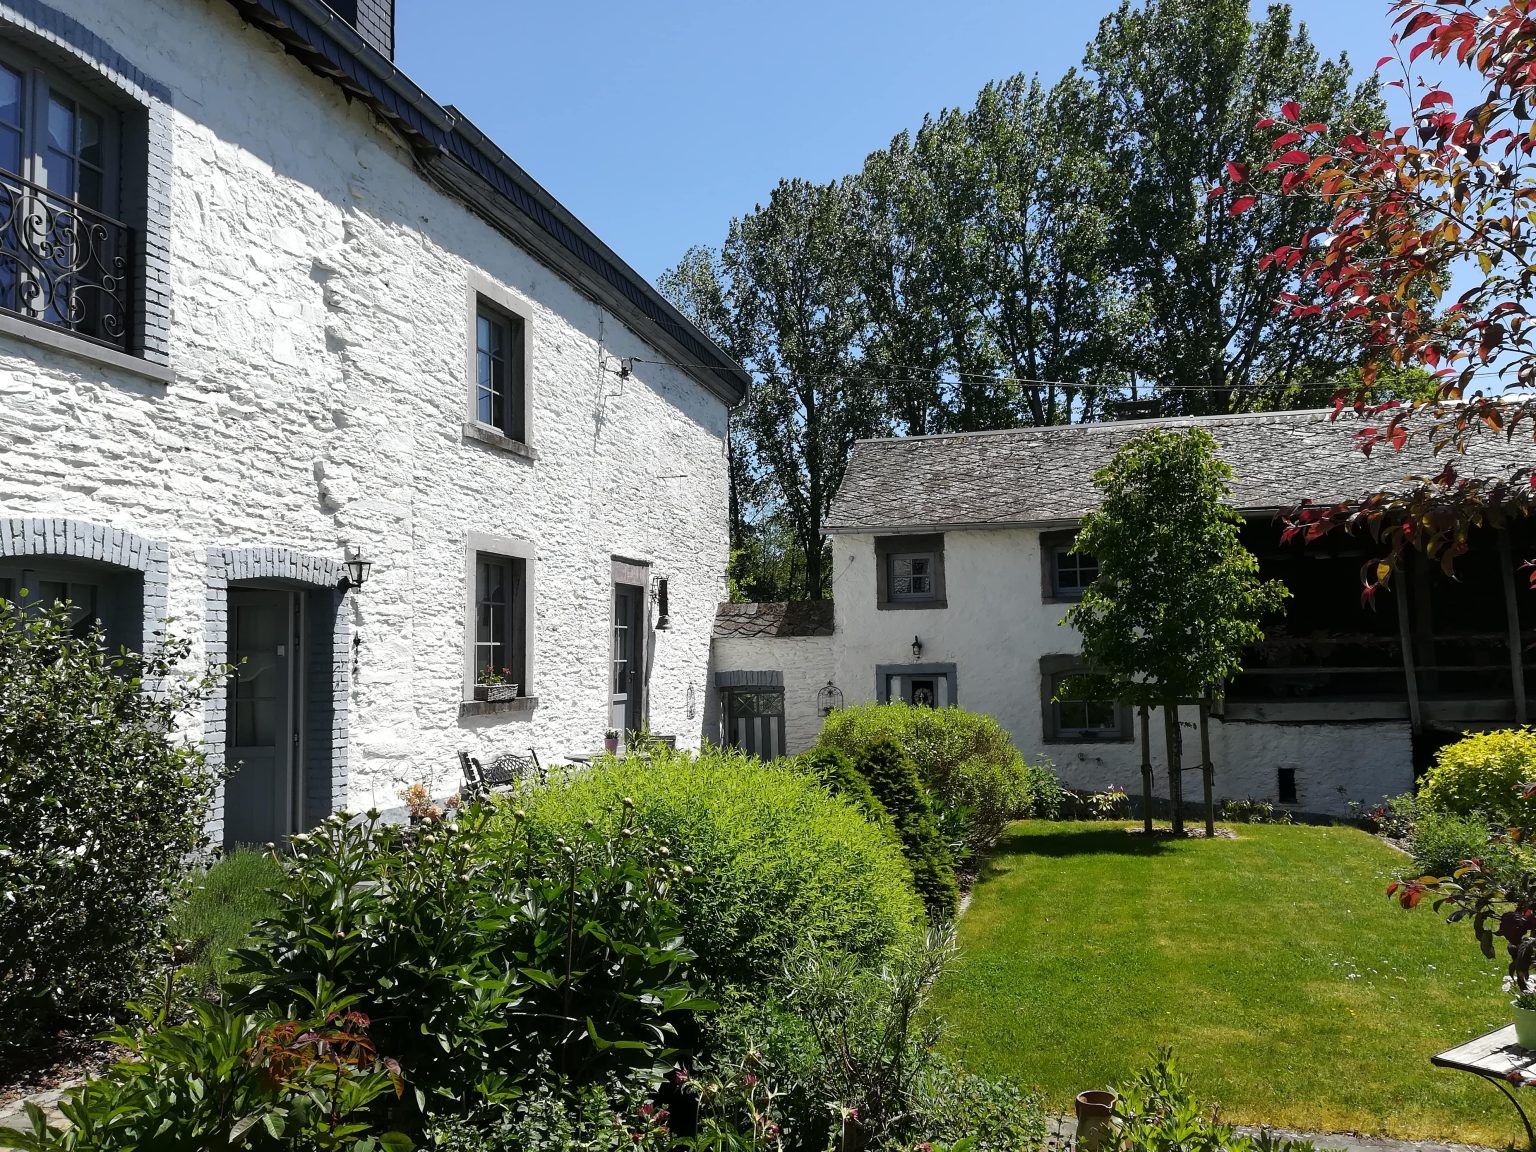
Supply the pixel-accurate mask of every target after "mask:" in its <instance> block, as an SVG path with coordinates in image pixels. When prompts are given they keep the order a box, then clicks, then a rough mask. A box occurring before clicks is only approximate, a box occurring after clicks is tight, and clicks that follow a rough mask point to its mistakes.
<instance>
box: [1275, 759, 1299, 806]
mask: <svg viewBox="0 0 1536 1152" xmlns="http://www.w3.org/2000/svg"><path fill="white" fill-rule="evenodd" d="M1275 790H1276V792H1277V794H1278V796H1279V800H1280V803H1282V804H1294V803H1296V769H1294V768H1281V769H1278V770H1277V779H1276V780H1275Z"/></svg>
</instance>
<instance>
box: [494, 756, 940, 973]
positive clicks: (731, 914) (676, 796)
mask: <svg viewBox="0 0 1536 1152" xmlns="http://www.w3.org/2000/svg"><path fill="white" fill-rule="evenodd" d="M625 801H628V802H630V803H633V805H634V810H635V814H636V816H637V817H638V819H639V822H640V824H641V825H642V826H644V827H647V828H649V829H650V830H651V831H652V832H653V833H655V834H656V835H657V836H659V837H661V838H663V839H665V840H666V841H667V842H668V843H669V844H670V846H671V850H672V851H673V852H674V853H675V856H676V859H677V860H678V862H679V863H680V864H682V865H685V866H687V867H690V868H692V869H693V872H694V877H695V881H694V882H693V883H690V884H687V885H684V886H682V887H681V888H680V890H679V891H678V893H677V899H678V902H679V912H680V918H681V926H682V929H683V933H684V939H685V940H686V941H687V944H688V946H689V947H690V948H692V949H693V951H694V952H696V953H697V954H698V961H697V963H696V965H695V969H696V971H698V972H699V973H700V974H701V975H702V976H704V977H706V978H708V979H710V980H712V981H714V982H716V984H717V985H718V986H724V985H731V984H737V985H741V984H745V985H755V986H759V987H761V986H763V985H764V984H765V983H766V984H775V983H777V982H778V981H780V980H781V979H782V977H783V966H784V957H785V956H787V955H789V954H790V953H791V952H792V951H794V949H795V948H796V947H797V946H798V945H801V944H803V943H805V942H806V941H807V940H811V941H814V942H815V943H817V944H819V945H821V946H823V947H826V948H829V949H832V950H835V951H837V952H841V953H844V954H847V955H852V956H857V957H860V958H863V959H866V960H868V961H870V962H872V963H875V962H879V961H880V960H882V959H883V958H884V957H885V956H886V955H888V954H889V952H890V951H891V949H892V948H893V947H895V946H897V945H898V944H901V943H904V942H907V941H910V940H911V939H912V938H913V937H914V935H915V934H917V933H920V932H921V931H922V930H923V923H924V919H923V907H922V903H921V902H920V901H919V899H918V897H917V894H916V892H915V891H914V889H913V886H912V873H911V870H910V869H909V868H908V867H907V864H906V862H905V861H904V860H903V858H902V855H901V850H900V848H899V846H898V845H897V844H895V843H894V842H893V840H892V838H891V837H890V836H889V835H888V834H887V833H885V832H883V831H882V830H881V829H880V828H879V827H877V826H876V825H875V824H873V823H871V822H870V821H869V820H868V819H866V818H865V816H864V814H863V813H862V812H861V811H860V810H859V809H858V807H857V806H856V805H855V804H853V803H852V802H850V801H848V800H845V799H842V798H841V797H837V796H833V795H830V794H829V793H828V792H827V791H826V790H825V789H824V788H822V787H821V786H820V785H819V784H818V783H817V782H816V781H815V780H814V779H812V778H810V777H809V776H808V775H806V774H805V773H803V772H800V771H797V770H796V769H795V768H794V767H793V766H792V765H790V764H787V763H784V764H764V763H762V762H761V761H759V760H757V759H756V758H754V757H751V756H747V755H744V754H742V753H739V752H734V751H719V750H710V751H708V752H706V753H704V754H702V755H700V756H697V757H695V756H691V755H689V754H687V753H677V752H668V751H665V750H661V749H657V750H655V751H654V752H652V753H651V754H650V755H649V757H641V756H629V757H626V758H623V759H619V758H609V759H606V760H603V761H601V762H600V763H598V764H595V765H593V766H592V767H590V768H587V769H580V770H575V771H573V772H572V773H570V774H569V775H566V776H564V777H557V778H556V779H554V780H552V781H551V782H550V783H549V784H547V785H543V786H531V787H528V788H525V789H524V790H522V791H521V792H520V793H518V794H517V795H516V796H515V797H513V798H512V799H511V800H510V801H509V802H508V804H507V805H505V806H504V807H506V808H508V809H521V810H522V811H523V812H524V818H523V820H522V821H521V822H520V823H519V822H517V821H515V820H514V819H513V818H512V817H511V813H510V811H508V812H507V813H506V820H505V824H504V827H505V828H506V831H507V834H509V835H512V834H528V833H530V832H531V833H532V834H534V835H541V836H547V837H554V836H566V837H570V836H572V835H574V834H575V832H576V831H577V830H578V829H580V828H581V827H582V826H583V825H584V824H585V822H586V821H588V820H592V821H595V822H597V823H598V824H599V825H601V824H603V823H604V822H605V821H607V820H609V819H610V818H611V815H612V813H613V812H614V810H615V809H617V808H619V807H620V806H622V805H623V804H624V803H625ZM518 829H522V831H521V832H519V831H518Z"/></svg>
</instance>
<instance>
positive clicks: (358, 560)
mask: <svg viewBox="0 0 1536 1152" xmlns="http://www.w3.org/2000/svg"><path fill="white" fill-rule="evenodd" d="M346 563H347V587H349V588H361V587H362V586H363V585H364V584H365V583H366V582H367V580H368V574H369V573H370V572H372V571H373V561H372V560H364V559H363V550H362V549H361V548H359V549H358V550H357V551H356V552H354V553H353V554H352V555H351V556H349V557H347V562H346Z"/></svg>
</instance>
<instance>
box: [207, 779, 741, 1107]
mask: <svg viewBox="0 0 1536 1152" xmlns="http://www.w3.org/2000/svg"><path fill="white" fill-rule="evenodd" d="M491 820H492V814H491V812H490V811H489V810H488V809H487V808H486V807H485V806H483V805H481V804H471V805H469V806H468V807H466V808H464V809H462V810H461V811H460V813H459V816H458V819H457V821H456V822H454V823H446V822H433V823H430V824H427V825H423V826H422V827H420V828H411V829H407V828H402V827H399V826H391V825H380V824H379V823H378V822H377V821H376V820H374V819H369V820H367V821H365V822H363V823H356V824H354V823H349V822H348V820H347V818H346V817H345V816H344V815H341V816H334V817H331V818H330V819H329V820H327V821H325V822H324V823H323V824H322V825H321V826H320V827H319V829H317V830H316V831H315V832H313V833H311V834H308V835H303V836H297V837H294V839H293V841H292V847H293V855H292V858H291V861H290V863H289V865H288V869H287V876H286V879H285V882H284V884H283V888H282V891H281V893H280V895H279V899H278V911H277V914H276V915H275V916H274V917H272V918H271V919H270V920H267V921H264V922H263V923H261V924H258V925H257V926H256V928H255V931H254V933H253V942H252V945H251V946H250V947H248V948H243V949H241V950H240V951H239V952H238V953H237V955H238V957H239V960H240V968H239V969H238V970H237V975H240V976H242V977H245V978H249V979H250V981H251V986H250V987H249V988H248V989H247V990H246V991H244V992H243V993H242V994H240V995H239V997H238V1000H237V1003H238V1004H239V1005H240V1006H241V1007H243V1008H245V1009H246V1010H248V1011H262V1010H272V1009H274V1008H276V1007H278V1006H281V1005H284V1004H287V1003H288V1002H290V1001H292V1000H294V999H297V998H301V997H304V996H306V995H313V994H314V992H315V990H317V989H328V990H333V992H332V995H333V996H335V997H343V998H348V999H349V1000H350V1001H351V1002H353V1003H355V1004H356V1006H357V1007H358V1008H360V1009H361V1010H363V1011H365V1012H367V1013H368V1014H369V1016H370V1017H371V1018H372V1019H373V1021H374V1025H373V1029H372V1036H373V1038H374V1040H375V1042H376V1043H377V1044H378V1045H379V1049H380V1051H383V1052H387V1053H389V1054H390V1055H391V1056H392V1057H394V1058H395V1059H397V1060H398V1061H399V1062H400V1066H401V1068H402V1069H403V1071H404V1073H405V1076H406V1079H407V1080H408V1081H409V1082H410V1083H411V1085H412V1087H413V1089H414V1097H413V1098H414V1102H415V1104H416V1106H417V1108H418V1109H420V1110H421V1111H423V1112H432V1113H436V1114H441V1115H452V1114H467V1113H469V1112H471V1111H473V1110H474V1109H476V1108H478V1107H481V1106H482V1105H485V1104H492V1105H496V1104H502V1103H505V1102H507V1101H509V1100H511V1099H513V1098H515V1096H516V1095H517V1094H519V1092H521V1090H522V1089H523V1088H524V1087H526V1086H527V1085H526V1082H527V1080H528V1078H529V1077H530V1076H531V1075H532V1070H533V1069H534V1067H535V1057H536V1056H538V1055H539V1054H547V1055H548V1057H549V1059H550V1062H551V1065H552V1067H553V1069H554V1072H555V1074H556V1075H558V1076H560V1077H562V1078H564V1079H566V1080H568V1081H570V1082H571V1083H574V1084H581V1083H588V1082H595V1081H598V1080H602V1079H613V1080H642V1081H644V1082H645V1083H647V1084H648V1085H649V1086H650V1087H654V1083H653V1081H654V1080H655V1078H656V1077H657V1076H658V1075H659V1073H657V1072H656V1068H657V1066H658V1065H664V1064H665V1063H666V1062H667V1061H669V1060H670V1059H672V1057H673V1052H674V1050H675V1049H676V1048H677V1047H678V1041H677V1037H678V1035H679V1031H680V1030H681V1029H691V1027H692V1012H693V1011H694V1010H696V1009H699V1008H706V1007H711V1005H708V1004H706V1003H705V1002H703V1001H701V1000H700V999H699V998H698V997H697V996H696V995H695V994H694V991H693V987H692V985H691V983H690V978H689V970H688V964H689V962H690V961H691V960H692V958H693V957H692V953H690V952H689V951H688V950H687V948H686V947H685V946H684V944H683V941H682V932H681V929H680V925H679V922H678V914H677V908H676V905H675V904H674V903H673V892H674V891H675V886H676V885H677V884H678V882H679V880H680V879H682V875H683V873H682V869H681V868H679V867H678V866H677V865H675V864H674V863H673V862H672V860H671V859H670V852H669V849H668V847H667V845H666V844H665V843H663V842H661V841H659V840H656V839H655V838H654V837H651V836H649V835H648V834H646V833H644V832H642V831H641V830H640V829H638V828H637V827H636V824H635V821H634V818H633V814H632V813H631V812H630V811H628V810H627V809H626V810H624V811H623V812H621V813H608V812H604V811H602V810H598V811H595V812H594V813H593V822H592V823H591V824H589V825H588V826H587V827H586V828H581V827H578V828H576V829H575V830H573V831H572V833H571V835H570V836H569V838H565V837H560V838H551V839H549V840H547V841H546V840H543V839H541V838H539V837H536V836H533V835H531V834H530V830H529V829H528V828H526V827H525V826H524V825H522V824H521V823H520V822H517V821H512V822H511V823H510V824H509V826H508V827H507V828H506V829H505V831H504V833H503V834H498V835H494V836H493V835H488V834H487V832H488V825H489V823H490V822H491ZM684 887H686V884H685V885H684Z"/></svg>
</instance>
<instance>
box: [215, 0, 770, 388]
mask: <svg viewBox="0 0 1536 1152" xmlns="http://www.w3.org/2000/svg"><path fill="white" fill-rule="evenodd" d="M229 2H230V3H231V4H232V5H233V6H234V7H235V9H236V11H238V12H239V13H240V15H241V17H242V18H243V19H245V20H246V21H247V23H250V24H252V25H253V26H255V27H258V28H261V29H262V30H263V31H265V32H267V33H269V34H270V35H272V36H273V37H275V38H276V39H277V40H278V41H279V42H280V43H281V44H282V45H283V46H284V47H285V48H286V49H287V50H288V51H289V52H290V53H291V54H293V55H294V56H296V57H297V58H298V59H299V60H301V61H302V62H303V63H304V64H305V65H306V66H307V67H308V68H310V70H311V71H313V72H315V73H316V74H317V75H320V76H323V77H325V78H326V79H329V80H332V81H334V82H335V83H336V84H338V85H339V86H340V87H341V88H342V89H343V90H344V91H346V92H347V93H348V94H349V95H351V96H353V97H355V98H357V99H360V100H363V101H364V102H365V103H367V104H368V106H369V107H370V108H371V109H373V111H374V112H376V113H377V114H378V115H379V116H381V117H382V118H383V119H384V120H386V121H387V122H388V123H390V124H391V125H393V126H394V127H395V128H396V129H397V130H398V131H399V132H400V133H401V134H402V135H403V136H404V137H405V138H406V140H407V142H408V143H409V144H410V145H411V147H412V150H413V152H414V153H415V154H416V157H417V160H418V163H420V164H421V166H422V167H423V169H424V170H425V171H426V172H427V173H428V174H429V175H431V176H432V177H433V180H434V182H435V183H437V184H438V185H439V186H440V187H442V188H443V189H444V190H445V191H447V192H450V193H451V194H453V195H454V196H456V197H457V198H458V199H460V200H462V201H463V202H464V203H465V204H467V205H468V207H469V208H470V209H471V210H472V211H474V212H475V213H476V214H477V215H479V216H481V217H482V218H483V219H485V220H486V221H487V222H488V223H490V224H491V225H492V226H493V227H495V228H497V230H498V231H501V232H503V233H504V234H506V235H509V236H510V237H511V238H512V239H513V240H514V241H516V242H517V243H518V244H519V245H521V246H522V247H524V248H526V249H528V250H529V251H530V252H531V253H532V254H533V255H534V256H535V257H537V258H538V259H539V260H541V261H543V262H544V263H545V264H547V265H549V266H550V267H552V268H553V269H555V271H557V272H558V273H560V274H561V275H562V276H564V277H565V278H566V279H568V280H570V281H571V282H572V283H574V284H575V285H576V286H577V287H578V288H579V289H580V290H581V291H582V292H583V293H585V294H586V295H588V296H590V297H591V298H592V299H594V300H596V301H597V302H598V303H600V304H602V305H604V306H606V307H608V308H609V309H610V310H612V311H613V313H614V314H615V315H616V316H618V317H619V318H620V319H621V320H623V321H624V322H625V323H627V324H628V325H629V326H630V327H632V328H634V329H635V330H636V331H637V332H638V333H639V334H640V335H641V336H642V337H643V338H644V339H646V340H647V341H649V342H651V343H653V344H654V345H655V346H656V348H657V349H658V350H659V351H661V352H662V353H664V354H665V355H667V356H669V357H671V358H672V359H673V360H674V361H675V363H676V365H677V367H678V368H679V369H681V370H682V371H684V372H686V373H687V374H688V375H689V376H690V377H691V378H692V379H694V380H695V381H697V382H698V383H699V384H701V385H703V386H704V388H705V389H707V390H708V391H709V392H710V393H711V394H712V395H714V396H715V397H717V398H718V399H720V400H721V401H723V402H724V403H726V404H728V405H733V404H736V403H738V402H740V400H741V399H742V398H743V397H744V396H745V395H746V390H747V388H748V387H749V386H750V385H751V378H750V377H749V376H748V375H747V373H746V372H745V370H743V369H742V367H741V366H740V365H739V364H737V363H736V362H735V361H734V360H732V359H731V358H730V357H729V356H727V355H726V354H725V353H724V352H722V351H721V350H720V349H719V348H718V347H717V346H716V345H715V343H714V342H713V341H712V340H710V339H709V337H708V336H706V335H705V334H704V333H703V332H701V331H699V329H698V328H697V327H696V326H694V325H693V324H692V323H691V322H689V320H688V319H687V318H686V317H685V316H683V315H682V313H680V312H678V310H677V309H676V308H674V307H673V306H672V304H671V303H670V302H668V301H667V300H666V298H665V297H663V296H662V295H661V293H660V292H658V291H656V289H655V288H654V287H652V286H651V285H650V284H649V283H647V282H646V280H645V279H644V277H642V276H640V274H639V273H637V272H636V271H635V270H634V269H633V268H631V267H630V266H629V265H628V264H626V263H625V262H624V261H623V260H621V259H620V258H619V257H618V256H617V255H616V254H615V253H614V252H613V250H612V249H610V248H609V247H608V246H607V245H606V244H604V243H603V242H602V241H601V240H599V239H598V238H597V236H596V235H595V234H594V233H593V232H592V231H591V229H589V228H587V227H586V226H585V225H584V224H582V223H581V222H580V221H579V220H577V219H576V217H575V216H574V215H572V214H571V212H570V211H569V210H568V209H567V208H566V207H565V206H564V205H562V204H561V203H560V202H559V201H558V200H556V199H555V198H554V197H553V196H551V195H550V194H549V192H547V191H546V190H545V189H544V188H543V187H541V186H540V185H539V184H538V182H537V181H535V180H533V179H532V178H531V177H529V176H528V174H527V173H526V172H524V171H523V170H522V169H521V168H519V167H518V166H517V165H516V164H514V163H513V162H512V161H511V160H510V159H509V158H508V157H507V156H506V154H505V153H504V152H502V151H501V149H499V148H497V147H496V145H495V144H494V143H492V142H491V141H490V139H489V138H488V137H487V136H486V135H485V134H484V133H483V132H481V131H480V130H479V129H478V128H476V127H475V126H474V125H473V124H471V123H470V122H469V121H468V120H467V119H466V118H464V117H463V116H462V114H460V113H459V112H458V111H457V109H454V108H452V107H451V106H449V107H444V106H442V105H439V104H438V103H436V102H435V101H434V100H432V98H431V97H429V96H428V95H427V94H426V93H425V92H424V91H422V89H420V88H419V87H417V86H416V85H415V84H414V83H412V82H411V81H410V79H409V78H408V77H406V76H405V74H404V73H402V72H401V71H400V70H399V69H398V68H396V67H395V66H394V65H393V64H391V63H390V62H389V61H388V60H387V59H385V57H384V56H383V55H382V54H380V53H379V52H378V50H377V49H375V48H374V47H373V46H372V45H371V44H369V43H367V42H366V41H365V40H364V39H363V38H362V37H361V36H359V35H358V34H357V32H356V31H355V30H354V29H353V28H352V27H351V26H350V25H348V24H347V23H346V21H344V20H342V19H341V18H340V17H339V16H336V15H335V14H334V13H333V12H331V11H330V9H329V8H327V7H326V6H325V5H324V4H323V3H321V2H320V0H229Z"/></svg>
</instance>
